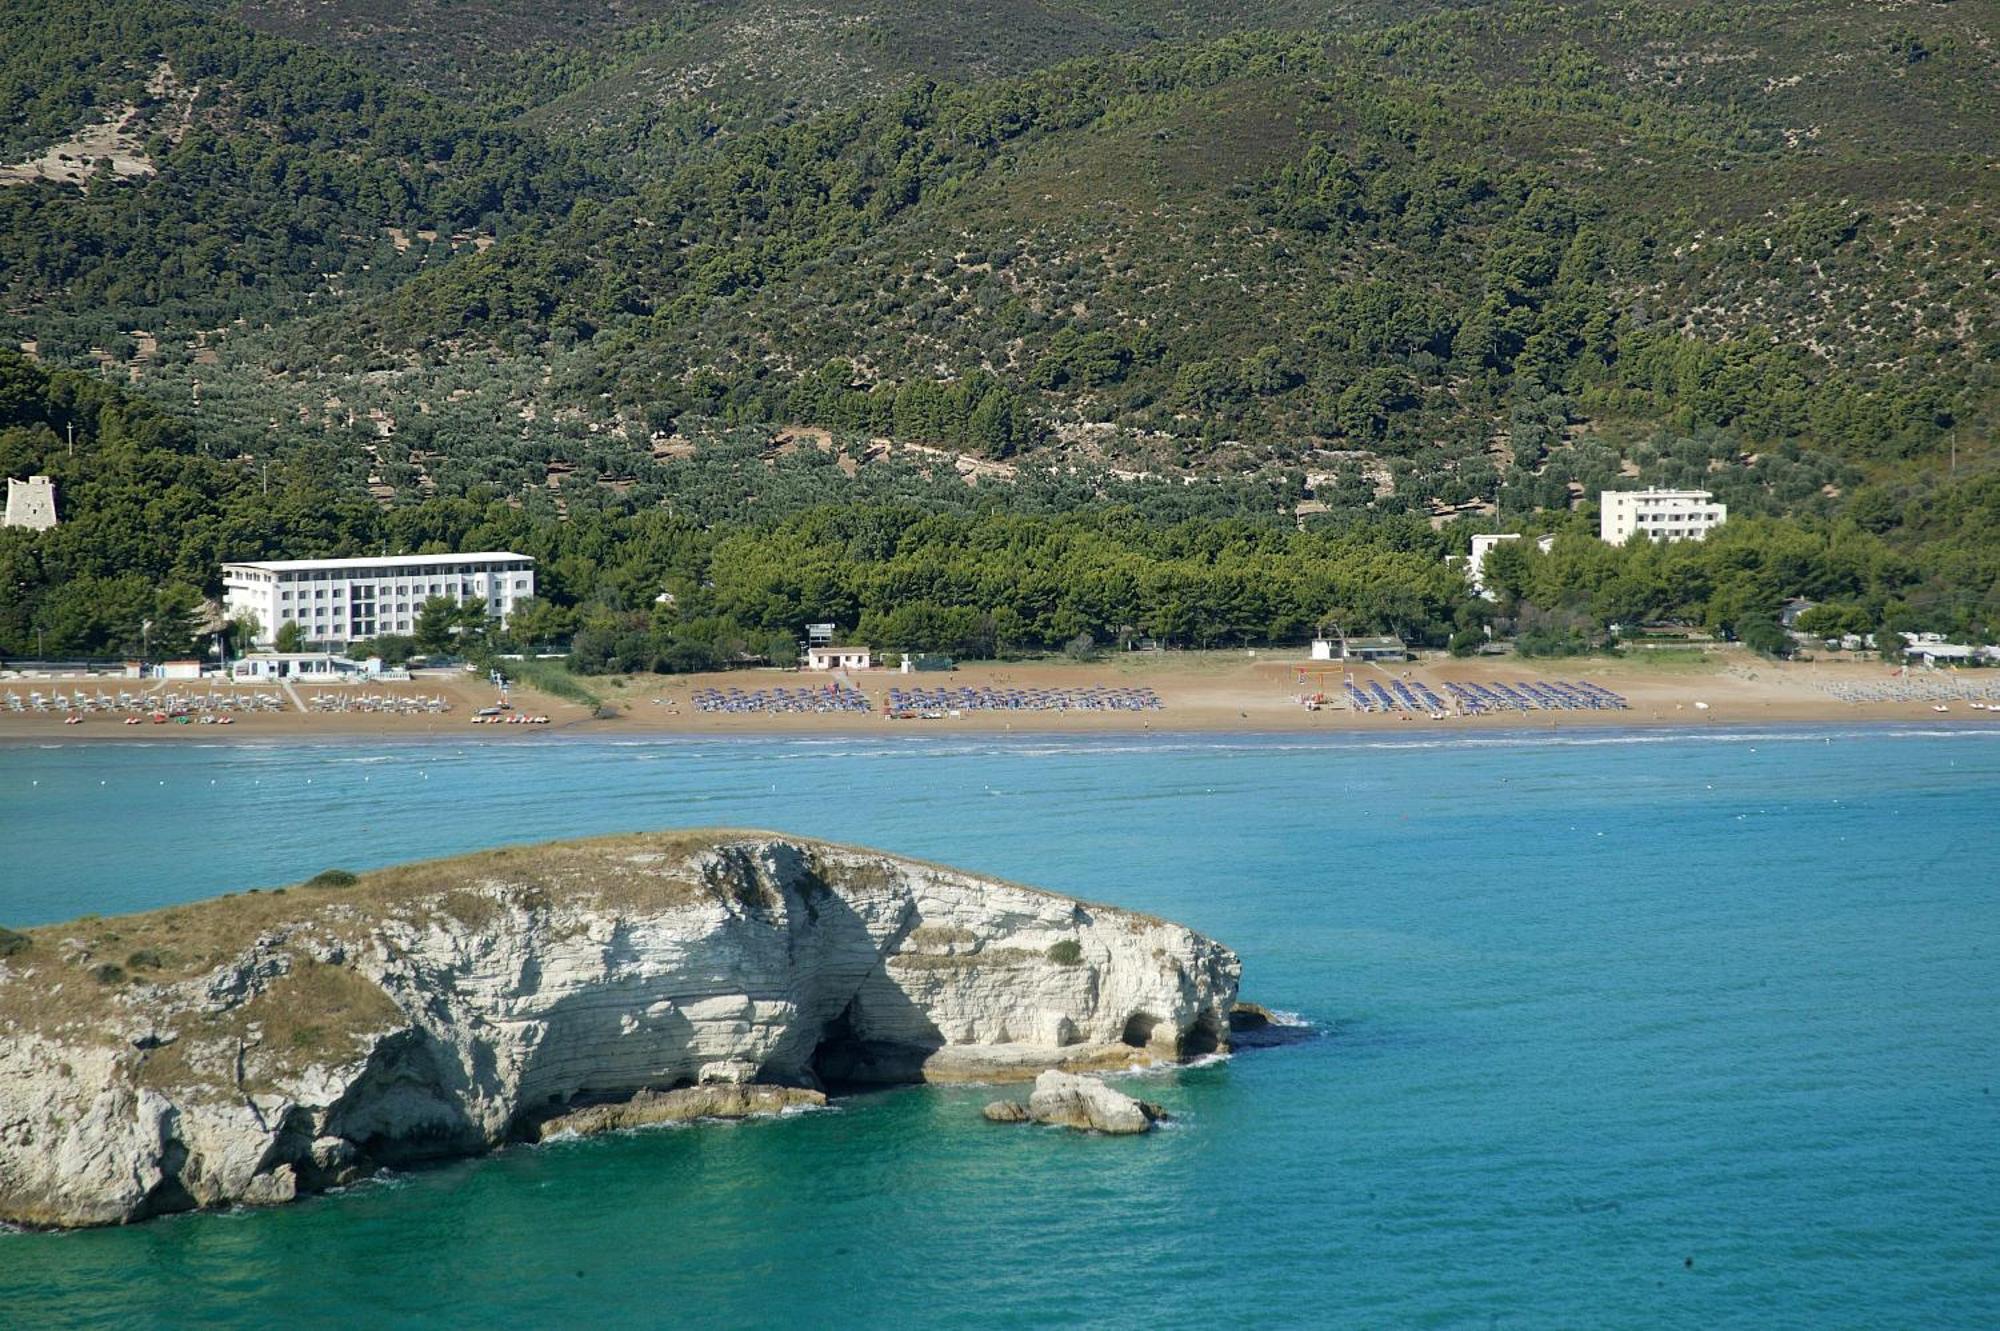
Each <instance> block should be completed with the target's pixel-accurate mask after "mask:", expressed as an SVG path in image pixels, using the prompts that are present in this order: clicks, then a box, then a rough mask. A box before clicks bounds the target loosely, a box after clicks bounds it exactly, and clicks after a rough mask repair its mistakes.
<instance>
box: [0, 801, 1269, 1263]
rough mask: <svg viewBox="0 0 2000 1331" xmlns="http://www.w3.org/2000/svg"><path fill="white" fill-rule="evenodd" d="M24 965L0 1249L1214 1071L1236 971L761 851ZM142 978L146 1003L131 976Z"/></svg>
mask: <svg viewBox="0 0 2000 1331" xmlns="http://www.w3.org/2000/svg"><path fill="white" fill-rule="evenodd" d="M21 937H22V938H24V939H25V940H26V941H25V942H24V943H22V944H20V945H18V946H13V947H10V949H9V950H8V952H7V954H6V955H5V956H4V957H0V1220H10V1221H14V1222H17V1223H23V1224H29V1225H40V1226H72V1225H89V1224H116V1223H121V1222H125V1221H131V1220H138V1219H144V1218H145V1217H147V1216H151V1215H157V1214H161V1213H164V1212H169V1211H181V1210H189V1209H193V1208H197V1207H208V1206H227V1205H233V1204H239V1203H258V1204H261V1203H274V1202H280V1201H285V1200H289V1199H290V1198H291V1197H293V1196H295V1195H298V1194H301V1193H310V1192H313V1191H317V1190H321V1189H324V1188H327V1187H332V1186H337V1185H339V1184H341V1183H345V1182H349V1181H351V1180H353V1179H355V1178H359V1177H362V1176H364V1175H366V1174H367V1173H369V1172H370V1171H372V1170H374V1169H376V1168H379V1167H381V1166H383V1165H386V1164H401V1163H405V1162H411V1161H419V1160H424V1159H435V1158H441V1157H450V1156H458V1155H467V1154H474V1153H477V1152H480V1151H485V1150H488V1149H491V1148H493V1147H495V1146H498V1145H500V1144H502V1143H504V1142H506V1141H508V1140H510V1139H515V1138H519V1137H521V1136H537V1135H540V1134H541V1133H543V1132H545V1131H563V1130H567V1131H586V1130H602V1129H603V1128H605V1127H615V1126H629V1125H632V1124H634V1123H638V1122H663V1121H670V1120H672V1119H676V1118H687V1117H733V1116H737V1115H738V1114H739V1113H761V1112H777V1111H780V1110H782V1109H784V1108H786V1107H790V1106H792V1105H797V1104H803V1103H814V1102H817V1101H818V1100H819V1099H822V1098H823V1097H822V1095H821V1093H822V1092H823V1091H825V1090H826V1089H827V1088H829V1087H834V1088H837V1087H839V1086H842V1085H853V1084H882V1083H895V1082H910V1081H925V1080H940V1081H942V1080H968V1079H993V1080H999V1079H1007V1078H1012V1077H1020V1078H1023V1079H1025V1078H1026V1077H1029V1076H1033V1075H1035V1074H1037V1073H1039V1072H1042V1070H1044V1069H1049V1068H1059V1067H1067V1068H1071V1069H1081V1068H1087V1067H1090V1068H1097V1067H1102V1068H1111V1067H1123V1066H1128V1065H1130V1064H1131V1063H1132V1062H1133V1061H1135V1060H1140V1061H1143V1060H1150V1059H1155V1058H1172V1057H1178V1056H1182V1055H1184V1054H1190V1053H1197V1052H1205V1051H1207V1050H1210V1049H1215V1048H1220V1047H1223V1046H1224V1045H1225V1044H1226V1041H1227V1038H1228V1014H1229V1011H1230V1007H1231V1005H1232V1004H1233V1003H1234V1001H1235V997H1236V983H1237V976H1238V969H1239V968H1238V963H1237V960H1236V957H1235V956H1234V954H1232V953H1231V952H1230V951H1229V950H1228V949H1227V948H1224V947H1222V946H1221V945H1219V944H1217V943H1214V942H1212V941H1210V940H1209V939H1206V938H1203V937H1201V936H1199V935H1197V934H1195V933H1192V932H1190V931H1189V930H1187V929H1184V928H1181V927H1180V926H1178V925H1175V924H1170V923H1168V922H1166V921H1164V920H1157V919H1153V918H1150V917H1148V916H1144V915H1139V914H1135V913H1133V912H1129V911H1122V910H1117V909H1113V908H1110V907H1103V906H1094V905H1087V904H1085V903H1082V902H1077V901H1073V900H1070V899H1068V898H1065V897H1060V896H1056V895H1053V894H1051V893H1047V892H1042V891H1037V890H1035V889H1033V888H1027V887H1020V886H1017V885H1014V884H1011V883H1004V882H1000V881H997V880H994V879H990V878H983V877H979V876H977V875H973V874H968V873H963V872H960V871H958V870H954V869H947V868H943V867H940V866H937V865H931V864H924V863H919V862H916V861H912V860H905V859H898V858H895V857H893V856H887V855H882V854H877V853H873V852H870V851H865V850H858V849H853V848H849V847H841V846H833V845H828V844H825V843H820V842H811V841H802V840H794V839H788V838H783V837H777V836H772V835H768V834H755V833H714V832H710V833H674V834H661V835H652V836H631V837H617V838H606V839H602V840H595V841H585V842H569V843H556V844H552V845H547V846H537V847H529V848H522V849H512V850H501V851H493V852H489V853H487V854H482V855H473V856H467V857H464V858H461V859H454V860H440V861H435V862H432V863H427V864H418V865H408V866H404V867H401V868H397V869H389V870H383V871H381V872H377V873H371V874H364V875H362V876H361V877H360V878H359V879H358V880H356V881H353V882H340V883H338V884H332V883H329V884H327V885H323V886H303V887H299V888H295V889H293V890H291V891H289V892H287V893H284V894H275V893H263V894H255V895H240V896H232V897H227V898H222V899H219V900H214V901H209V902H203V903H199V904H195V905H189V906H181V907H175V908H172V909H168V910H163V911H156V912H153V913H151V914H147V915H140V916H130V917H125V918H121V919H111V920H89V921H78V922H76V923H74V924H69V925H55V926H49V927H46V928H41V929H35V930H30V931H27V932H26V933H25V934H23V935H21ZM141 954H143V955H145V956H146V958H147V964H146V967H145V972H144V976H143V979H139V978H135V977H133V976H132V975H130V974H129V973H128V971H129V968H128V967H124V966H121V965H120V964H119V963H121V962H124V961H127V960H128V959H130V958H132V957H135V956H138V955H141ZM135 1032H136V1033H138V1034H139V1035H140V1036H141V1037H147V1036H151V1037H152V1038H134V1035H135ZM169 1037H170V1038H169ZM1063 1075H1067V1074H1063ZM1070 1080H1071V1081H1083V1080H1084V1079H1082V1078H1076V1077H1071V1078H1070ZM1099 1085H1100V1086H1101V1084H1099ZM672 1088H680V1089H672ZM1103 1089H1104V1090H1105V1091H1106V1094H1107V1095H1110V1096H1115V1097H1116V1098H1117V1099H1118V1100H1126V1099H1127V1098H1126V1097H1122V1096H1117V1093H1116V1092H1111V1091H1109V1089H1108V1088H1103ZM1037 1090H1038V1094H1039V1092H1040V1087H1039V1085H1038V1088H1037ZM1089 1103H1091V1104H1100V1103H1102V1104H1104V1105H1107V1106H1108V1105H1109V1104H1110V1103H1111V1102H1109V1101H1102V1102H1100V1101H1099V1100H1097V1099H1096V1098H1095V1097H1094V1096H1093V1097H1092V1098H1091V1099H1090V1101H1089ZM1128 1103H1130V1102H1129V1101H1128ZM1105 1115H1106V1118H1105V1121H1107V1122H1111V1121H1114V1120H1116V1121H1128V1120H1127V1119H1126V1118H1122V1117H1120V1116H1119V1115H1117V1114H1113V1113H1111V1111H1110V1110H1109V1109H1108V1108H1107V1109H1106V1110H1105ZM1085 1118H1086V1120H1087V1119H1088V1115H1087V1114H1086V1115H1085ZM557 1125H561V1126H557ZM1090 1126H1093V1127H1095V1126H1098V1125H1097V1124H1096V1123H1092V1124H1090ZM1100 1130H1105V1131H1110V1130H1116V1129H1112V1128H1100Z"/></svg>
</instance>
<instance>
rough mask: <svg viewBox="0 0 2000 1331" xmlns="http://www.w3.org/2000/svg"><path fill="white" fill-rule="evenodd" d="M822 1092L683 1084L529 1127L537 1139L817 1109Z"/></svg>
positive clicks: (823, 1098)
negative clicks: (699, 1119)
mask: <svg viewBox="0 0 2000 1331" xmlns="http://www.w3.org/2000/svg"><path fill="white" fill-rule="evenodd" d="M825 1104H826V1093H825V1092H824V1091H815V1090H810V1089H808V1088H806V1087H803V1086H750V1085H745V1084H743V1083H739V1082H729V1083H721V1084H716V1085H712V1086H684V1087H682V1088H680V1089H679V1090H675V1091H640V1092H639V1093H638V1094H637V1095H634V1096H633V1097H632V1098H631V1099H629V1100H621V1101H618V1102H617V1103H614V1104H603V1105H586V1106H585V1107H583V1108H581V1109H571V1110H565V1111H564V1112H562V1113H559V1114H557V1115H555V1116H554V1117H553V1118H547V1119H543V1120H541V1121H540V1122H538V1123H536V1124H535V1125H534V1129H533V1135H534V1137H535V1138H536V1139H537V1140H540V1141H547V1140H548V1139H549V1138H551V1137H556V1136H575V1137H588V1136H591V1135H593V1134H595V1133H599V1132H616V1131H618V1130H619V1129H621V1128H643V1127H649V1126H652V1125H655V1124H660V1123H685V1122H688V1121H689V1120H691V1119H697V1118H766V1117H770V1116H772V1115H776V1114H782V1113H784V1112H785V1111H786V1110H787V1109H796V1108H822V1107H824V1106H825Z"/></svg>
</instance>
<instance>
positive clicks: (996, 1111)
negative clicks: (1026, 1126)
mask: <svg viewBox="0 0 2000 1331" xmlns="http://www.w3.org/2000/svg"><path fill="white" fill-rule="evenodd" d="M979 1112H980V1114H981V1116H983V1117H984V1118H985V1119H986V1121H987V1122H988V1123H1026V1122H1027V1121H1028V1107H1027V1106H1026V1105H1024V1104H1022V1103H1021V1102H1020V1101H1019V1100H995V1101H993V1102H992V1103H990V1104H988V1105H987V1106H986V1108H984V1109H982V1110H980V1111H979Z"/></svg>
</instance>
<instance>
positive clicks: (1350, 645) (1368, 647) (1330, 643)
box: [1312, 638, 1410, 661]
mask: <svg viewBox="0 0 2000 1331" xmlns="http://www.w3.org/2000/svg"><path fill="white" fill-rule="evenodd" d="M1312 659H1313V660H1315V661H1407V660H1409V659H1410V649H1409V648H1408V647H1406V646H1405V645H1404V644H1403V640H1402V639H1401V638H1314V639H1313V644H1312Z"/></svg>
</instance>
